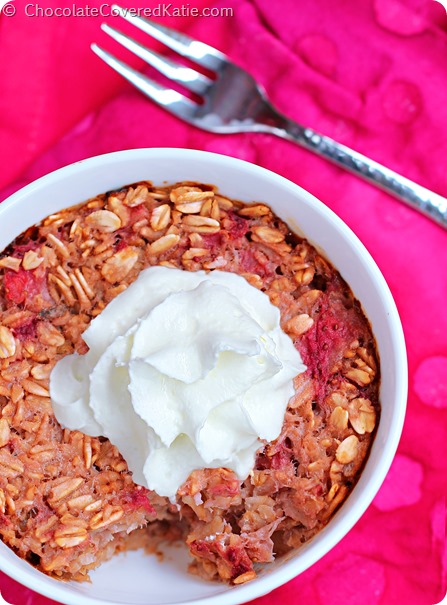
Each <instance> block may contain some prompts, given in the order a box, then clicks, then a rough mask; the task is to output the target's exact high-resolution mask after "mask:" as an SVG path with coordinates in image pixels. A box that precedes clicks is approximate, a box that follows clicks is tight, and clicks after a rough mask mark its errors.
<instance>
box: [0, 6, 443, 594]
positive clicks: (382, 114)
mask: <svg viewBox="0 0 447 605" xmlns="http://www.w3.org/2000/svg"><path fill="white" fill-rule="evenodd" d="M15 1H16V4H17V5H19V4H20V2H21V0H15ZM45 2H47V0H45ZM42 4H43V5H45V6H46V5H49V0H48V2H47V4H45V3H44V0H42ZM59 4H61V5H62V6H66V5H68V4H71V0H70V1H69V0H63V2H62V3H59ZM139 4H140V5H141V6H154V5H155V4H156V2H155V1H153V2H152V1H150V0H144V1H143V0H142V1H141V2H140V3H139ZM177 4H180V2H177ZM208 4H210V5H211V4H212V6H220V7H226V6H230V5H231V6H232V7H233V10H234V15H233V16H232V17H226V18H225V17H216V18H204V17H201V18H197V19H176V18H171V19H169V18H168V19H167V22H168V23H169V24H171V25H172V26H174V27H176V28H178V29H181V30H183V31H185V32H187V33H190V34H191V35H192V36H194V37H196V38H198V39H201V40H203V41H205V42H208V43H210V44H212V45H214V46H216V47H217V48H219V49H221V50H222V51H224V52H226V53H228V54H229V55H230V56H231V57H232V58H233V59H234V60H235V61H236V62H237V63H239V64H240V65H242V66H243V67H246V68H247V69H249V70H250V71H251V73H252V74H253V75H254V76H255V77H256V78H257V79H258V80H259V82H261V83H262V85H263V86H264V87H265V88H266V90H267V91H268V94H269V96H270V97H271V99H272V100H273V101H274V103H275V104H276V105H277V106H278V109H280V110H281V111H282V112H284V113H286V114H287V115H289V116H290V117H291V118H294V119H296V120H298V121H300V122H302V123H303V124H305V125H307V126H309V127H312V128H315V129H316V130H317V131H320V132H322V133H324V134H326V135H328V136H332V137H334V138H336V139H337V140H339V141H340V142H342V143H345V144H347V145H349V146H351V147H353V148H355V149H357V150H358V151H360V152H363V153H365V154H367V155H369V156H370V157H372V158H374V159H376V160H377V161H379V162H382V163H384V164H385V165H388V166H390V167H391V168H394V169H395V170H397V171H399V172H401V173H402V174H404V175H406V176H408V177H409V178H413V179H414V180H416V181H418V182H420V183H421V184H422V185H425V186H427V187H429V188H431V189H433V190H435V191H437V192H439V193H440V194H442V195H444V196H446V197H447V170H446V159H445V158H446V157H447V142H446V141H447V78H446V74H447V15H446V12H445V11H443V9H442V7H441V6H440V5H437V3H435V2H433V0H386V1H385V0H360V1H359V2H352V1H351V0H312V1H311V0H303V1H302V2H296V1H295V0H283V2H281V4H280V6H279V4H275V3H273V2H271V0H235V1H232V2H228V0H219V1H215V2H212V3H210V2H208V3H206V2H205V0H203V2H196V3H195V4H194V6H202V5H208ZM100 21H101V19H95V18H90V19H76V18H74V19H69V20H66V21H64V20H51V19H47V20H45V19H40V20H38V19H36V20H34V21H33V20H32V19H28V20H27V19H26V18H25V17H24V16H23V12H22V13H21V14H20V15H19V13H18V15H17V18H10V19H8V18H6V17H5V16H0V52H1V53H2V57H5V56H7V58H8V60H7V61H5V60H2V61H0V77H1V81H2V93H1V95H0V133H1V136H0V166H1V170H0V178H1V183H0V186H2V187H3V189H2V191H0V200H1V199H4V198H5V197H7V196H8V195H9V194H10V193H12V192H13V191H15V190H17V189H18V188H20V187H21V186H23V185H24V184H26V183H28V182H30V181H32V180H33V179H35V178H38V177H39V176H42V175H44V174H46V173H48V172H50V171H52V170H54V169H56V168H59V167H61V166H64V165H66V164H69V163H71V162H74V161H76V160H79V159H82V158H86V157H89V156H92V155H97V154H100V153H106V152H110V151H116V150H120V149H126V148H137V147H158V146H160V147H163V146H172V147H187V148H197V149H205V150H208V151H214V152H218V153H223V154H227V155H231V156H235V157H240V158H242V159H245V160H248V161H251V162H254V163H256V164H259V165H261V166H264V167H266V168H269V169H271V170H274V171H275V172H277V173H279V174H281V175H283V176H285V177H287V178H289V179H291V180H292V181H294V182H295V183H298V184H299V185H301V186H303V187H304V188H306V189H308V190H309V191H310V192H312V193H313V194H315V195H316V196H317V197H318V198H320V199H321V200H322V201H323V202H324V203H325V204H327V205H328V206H329V207H330V208H332V209H333V210H334V211H335V212H336V213H337V214H338V215H339V216H340V217H341V218H342V219H343V220H344V221H345V222H346V223H347V224H348V225H349V226H350V227H351V228H352V229H353V230H354V232H355V233H356V234H357V235H358V237H359V238H360V239H361V241H362V242H363V243H364V244H365V246H366V247H367V248H368V250H369V251H370V253H371V254H372V256H373V257H374V259H375V260H376V262H377V264H378V265H379V268H380V269H381V270H382V272H383V274H384V276H385V278H386V280H387V282H388V284H389V286H390V289H391V291H392V294H393V296H394V298H395V301H396V304H397V307H398V310H399V313H400V316H401V319H402V323H403V327H404V332H405V337H406V342H407V349H408V359H409V398H408V412H407V417H406V421H405V426H404V431H403V436H402V439H401V443H400V445H399V449H398V453H397V456H396V458H395V460H394V462H393V465H392V467H391V470H390V472H389V474H388V476H387V478H386V480H385V482H384V484H383V486H382V488H381V490H380V491H379V493H378V495H377V497H376V498H375V500H374V502H373V504H372V505H371V506H370V507H369V509H368V510H367V511H366V513H365V515H364V516H363V517H362V518H361V519H360V520H359V522H358V523H357V524H356V525H355V527H354V528H353V529H352V531H351V532H349V534H348V535H347V536H346V537H345V538H344V539H343V540H342V541H341V542H340V543H339V544H338V545H337V546H336V547H335V548H334V549H333V550H332V551H331V552H330V553H328V554H327V555H326V556H325V557H324V558H323V559H322V560H320V561H319V562H318V563H316V564H315V565H313V566H312V567H311V568H310V569H308V570H307V571H305V572H304V573H303V574H301V575H300V576H299V577H297V578H295V579H293V580H292V581H291V582H289V583H287V584H286V585H284V586H282V587H280V588H278V589H277V590H275V591H273V592H272V593H271V594H269V595H266V596H264V597H261V598H259V599H257V600H256V601H254V602H253V603H255V604H256V605H275V604H276V603H284V604H286V605H289V604H290V605H292V604H293V605H301V604H302V605H304V604H307V603H312V604H313V605H340V604H343V605H351V604H352V605H354V604H357V603H360V602H361V603H364V604H365V605H395V604H401V603H405V605H434V604H435V603H438V602H439V601H440V600H441V599H442V598H443V597H444V595H445V592H446V572H447V555H446V552H447V551H446V542H445V513H446V508H445V476H446V455H445V443H446V427H447V409H446V408H447V404H446V401H447V336H446V335H447V313H446V311H445V308H446V300H447V272H446V264H447V232H446V231H445V230H443V229H441V228H440V227H438V226H437V225H435V224H434V223H432V222H430V221H429V220H428V219H426V218H424V217H423V216H421V215H420V214H418V213H416V212H414V211H413V210H411V209H410V208H408V207H406V206H405V205H403V204H402V203H400V202H398V201H397V200H394V199H392V198H390V197H389V196H387V195H386V194H384V193H382V192H380V191H379V190H377V189H374V188H372V187H370V186H369V185H368V184H366V183H363V182H361V181H360V180H358V179H356V178H354V177H353V176H351V175H349V174H347V173H345V172H343V171H341V170H339V169H338V168H336V167H335V166H333V165H330V164H329V163H327V162H325V161H323V160H321V159H320V158H318V157H316V156H314V155H312V154H310V153H308V152H306V151H305V150H303V149H301V148H299V147H297V146H294V145H292V144H291V143H288V142H286V141H283V140H280V139H275V138H273V137H271V136H269V135H254V134H239V135H234V136H218V135H215V134H212V133H206V132H203V131H200V130H196V129H194V128H193V127H191V126H188V125H186V124H184V123H182V122H180V121H179V120H177V119H176V118H174V117H173V116H171V115H169V114H168V113H166V112H164V111H163V110H161V109H159V108H158V107H156V106H155V105H154V104H152V103H150V102H149V101H148V100H146V99H145V98H144V97H143V96H142V95H140V94H139V93H138V92H137V91H136V90H134V89H133V88H132V87H130V86H129V85H127V84H126V83H124V82H123V81H121V80H120V78H119V77H118V76H116V75H115V74H113V72H112V71H111V70H109V69H108V68H107V67H106V66H104V65H103V64H102V63H101V62H100V61H99V60H97V59H96V58H95V57H93V56H92V54H91V51H90V50H89V44H90V43H91V42H92V41H93V40H97V41H99V42H101V43H102V44H104V46H106V47H107V48H109V49H110V50H112V48H113V50H114V51H115V50H116V47H113V46H111V43H110V42H109V41H108V40H106V38H104V37H103V34H101V36H100V35H99V33H98V30H99V23H100ZM114 24H115V25H116V26H118V24H117V23H116V22H114ZM126 31H129V32H131V31H132V30H129V29H127V30H126ZM140 39H141V38H140ZM143 39H144V37H143ZM148 44H150V43H149V42H148ZM154 47H155V45H154ZM117 52H118V51H117ZM118 54H119V53H118ZM120 56H122V57H123V58H125V59H126V60H128V61H129V60H132V59H131V57H130V56H129V55H128V54H126V53H124V54H122V55H120ZM136 64H137V65H138V62H136ZM147 73H150V70H148V72H147ZM1 228H2V226H1V225H0V229H1ZM383 371H386V368H384V370H383ZM384 405H386V402H384ZM0 591H1V592H2V594H3V597H4V598H5V599H6V600H7V601H9V602H10V603H13V605H54V604H52V603H51V601H49V600H48V599H45V598H44V597H41V596H39V595H36V594H35V593H32V591H30V590H29V589H27V588H24V587H22V586H20V585H19V584H17V583H16V582H14V581H13V580H11V579H9V578H8V577H6V576H5V575H3V574H0Z"/></svg>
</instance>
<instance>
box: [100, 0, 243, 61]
mask: <svg viewBox="0 0 447 605" xmlns="http://www.w3.org/2000/svg"><path fill="white" fill-rule="evenodd" d="M112 10H113V11H114V13H118V14H119V15H120V16H121V17H123V19H125V20H126V21H128V22H129V23H132V24H133V25H135V26H136V27H138V28H139V29H141V30H142V31H144V32H145V33H146V34H149V36H152V37H153V38H155V39H156V40H158V41H159V42H162V44H164V45H165V46H168V47H169V48H172V50H174V51H175V52H177V53H179V54H180V55H182V56H183V57H188V59H192V60H193V61H195V62H196V63H198V64H199V65H202V66H203V67H207V68H208V69H211V70H214V71H218V70H219V69H221V68H222V67H223V66H224V65H228V64H229V63H231V62H230V61H229V60H228V59H227V58H226V56H225V55H224V54H223V53H221V52H220V51H219V50H216V49H215V48H213V47H212V46H209V45H208V44H205V43H204V42H199V41H198V40H194V38H190V37H189V36H187V35H186V34H181V33H180V32H178V31H176V30H175V29H171V28H170V27H166V26H165V25H160V24H159V23H157V22H156V21H153V20H152V19H147V18H143V17H138V16H137V15H132V14H131V13H130V12H129V10H128V9H127V10H126V9H125V8H122V7H121V6H118V5H117V4H113V5H112Z"/></svg>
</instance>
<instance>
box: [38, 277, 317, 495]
mask: <svg viewBox="0 0 447 605" xmlns="http://www.w3.org/2000/svg"><path fill="white" fill-rule="evenodd" d="M279 321H280V314H279V310H278V309H277V308H276V307H275V306H273V305H272V304H271V303H270V300H269V298H268V296H267V295H266V294H264V293H263V292H261V291H259V290H257V289H256V288H254V287H253V286H251V285H250V284H249V283H248V282H247V281H246V280H245V279H244V278H243V277H240V276H239V275H236V274H233V273H227V272H221V271H213V272H210V273H206V272H205V271H197V272H188V271H182V270H179V269H171V268H167V267H151V268H148V269H145V270H144V271H142V272H141V273H140V275H139V277H138V278H137V280H136V281H135V282H134V283H133V284H131V285H130V286H129V287H128V288H127V289H126V290H125V291H124V292H122V293H121V294H119V295H118V296H117V297H116V298H115V299H114V300H112V302H110V303H109V304H108V306H107V307H106V308H105V309H104V311H102V313H101V314H100V315H98V316H97V317H96V318H95V319H93V321H92V322H91V324H90V325H89V327H88V328H87V329H86V330H85V332H84V333H83V336H82V337H83V339H84V341H85V342H86V344H87V345H88V347H89V351H88V353H86V354H85V355H78V354H73V355H69V356H66V357H64V358H63V359H61V360H60V361H59V362H58V363H57V364H56V366H55V367H54V369H53V371H52V373H51V377H50V395H51V399H52V404H53V409H54V413H55V415H56V418H57V420H58V421H59V422H60V423H61V424H62V425H63V426H64V427H66V428H69V429H72V430H74V429H77V430H80V431H82V432H84V433H87V434H88V435H91V436H99V435H102V436H105V437H108V439H110V441H111V442H112V443H113V444H114V445H116V446H117V447H118V449H119V451H120V452H121V454H122V456H123V457H124V459H125V460H126V462H127V464H128V467H129V469H130V470H131V471H132V473H133V479H134V481H135V482H136V483H138V484H140V485H144V486H145V487H148V488H149V489H151V490H154V491H155V492H157V493H158V494H159V495H161V496H168V497H169V498H171V499H172V500H173V499H174V498H175V494H176V492H177V489H178V488H179V487H180V486H181V485H182V483H183V482H184V481H185V480H186V479H187V478H188V476H189V474H190V473H191V472H192V471H193V470H195V469H200V468H219V467H225V468H229V469H232V470H233V471H234V472H235V473H236V474H237V475H238V477H239V478H240V479H245V478H246V477H247V476H248V474H249V473H250V470H251V469H252V468H253V466H254V460H255V452H256V451H257V450H258V449H259V448H260V447H261V446H262V445H263V440H265V441H272V440H274V439H276V437H278V435H279V433H280V431H281V427H282V423H283V420H284V414H285V410H286V407H287V403H288V400H289V399H290V397H291V396H292V395H293V393H294V388H293V378H294V377H295V376H296V375H297V374H298V373H300V372H303V371H304V370H305V369H306V368H305V366H304V365H303V363H302V360H301V357H300V355H299V353H298V351H297V350H296V348H295V347H294V345H293V342H292V340H291V339H290V337H289V336H287V335H286V334H285V333H284V332H283V331H282V330H281V328H280V325H279Z"/></svg>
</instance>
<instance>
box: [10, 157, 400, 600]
mask: <svg viewBox="0 0 447 605" xmlns="http://www.w3.org/2000/svg"><path fill="white" fill-rule="evenodd" d="M160 156H166V157H168V156H169V157H170V158H178V159H179V161H181V159H182V158H186V157H188V158H191V159H197V160H198V161H200V160H204V159H205V160H206V158H208V160H209V161H210V162H218V163H219V164H220V165H222V166H226V167H228V168H229V169H231V168H235V169H237V168H239V169H242V170H248V171H250V172H251V173H252V174H253V175H254V176H256V175H259V176H263V177H264V178H269V179H270V180H271V181H272V182H273V183H274V184H276V185H277V186H278V187H281V188H286V189H287V190H288V191H289V192H291V193H292V194H295V195H299V196H301V198H303V199H304V200H305V201H306V202H307V203H311V204H312V205H313V206H314V207H315V208H316V209H317V210H318V211H320V212H322V213H324V215H325V216H326V218H327V220H329V221H330V222H331V223H332V225H333V226H335V228H336V229H337V230H338V231H339V232H340V234H341V236H342V238H344V239H347V240H348V242H349V243H350V244H351V245H352V246H353V247H355V249H356V250H357V252H358V254H360V255H362V256H363V257H364V259H365V260H366V262H367V264H368V267H369V279H370V280H371V281H372V282H373V285H374V288H375V289H376V290H377V291H378V292H379V293H380V298H381V300H382V301H383V303H384V305H385V306H386V308H387V311H388V317H389V321H388V323H389V328H390V334H391V336H392V341H393V344H394V349H393V357H394V358H395V359H396V361H397V363H396V372H397V376H396V394H395V402H394V408H393V416H392V421H391V426H390V431H389V435H388V439H387V441H386V443H385V444H384V447H383V449H382V452H381V456H380V464H379V465H377V467H376V468H375V469H374V470H373V472H372V475H371V477H370V479H369V481H368V483H367V485H366V486H365V488H366V489H363V491H362V492H361V493H360V494H359V495H358V497H357V501H356V503H355V505H354V509H353V510H352V511H350V515H349V518H348V517H347V516H345V517H342V518H339V520H338V523H337V525H336V526H335V527H331V524H329V525H328V526H326V528H324V529H323V530H321V531H320V532H319V533H318V534H317V535H318V536H321V535H322V534H325V535H324V538H325V542H324V549H323V550H324V552H323V553H320V552H319V551H318V549H314V552H313V553H312V555H311V556H309V555H308V560H307V563H306V565H305V566H301V567H300V569H298V570H297V567H298V565H297V561H296V560H290V561H285V562H284V563H282V564H281V566H280V567H279V568H278V569H275V570H274V571H273V572H272V573H271V574H266V575H265V576H261V577H258V578H257V579H256V580H255V581H254V582H249V583H247V584H243V585H239V586H237V587H234V588H233V589H232V590H228V591H226V592H223V593H219V594H216V595H213V596H210V597H209V596H208V597H203V598H198V599H196V598H194V599H192V600H189V601H183V603H185V604H186V603H189V604H190V605H194V604H196V605H239V604H241V603H244V602H246V601H248V600H251V599H254V598H257V597H260V596H262V595H264V594H267V593H268V592H270V591H271V590H274V589H275V588H277V587H279V586H281V585H282V584H284V583H286V582H288V581H290V580H291V579H293V578H294V577H296V576H297V575H298V574H300V573H302V572H304V571H305V570H306V569H308V568H309V567H310V566H312V565H313V564H314V563H316V562H317V561H318V560H319V559H320V558H321V557H322V556H324V554H326V553H328V552H329V551H330V550H331V549H332V548H333V547H334V546H335V545H336V544H337V543H338V542H339V541H340V540H341V539H342V538H343V537H344V536H345V535H346V534H347V533H348V532H349V531H350V529H352V527H354V525H355V524H356V523H357V521H358V520H359V519H360V517H361V516H362V515H363V514H364V512H365V511H366V509H367V508H368V506H369V505H370V503H371V501H372V499H373V498H374V496H375V495H376V493H377V492H378V490H379V488H380V486H381V485H382V483H383V481H384V479H385V477H386V474H387V473H388V471H389V468H390V466H391V463H392V461H393V459H394V455H395V453H396V450H397V447H398V444H399V441H400V437H401V433H402V429H403V423H404V419H405V412H406V403H407V392H408V363H407V355H406V347H405V339H404V332H403V328H402V324H401V320H400V317H399V314H398V311H397V307H396V304H395V302H394V299H393V296H392V294H391V291H390V289H389V286H388V284H387V282H386V280H385V278H384V276H383V275H382V273H381V271H380V270H379V268H378V266H377V264H376V262H375V261H374V259H373V258H372V256H371V254H370V253H369V252H368V250H367V249H366V247H365V246H364V245H363V244H362V242H361V241H360V240H359V238H358V237H357V236H356V235H355V234H354V232H353V231H352V230H351V229H350V228H349V227H348V226H347V225H346V223H344V221H342V219H341V218H340V217H338V216H337V215H336V214H335V213H334V212H333V211H332V210H331V209H330V208H328V207H327V206H326V205H325V204H323V202H321V201H320V200H318V199H317V198H316V197H315V196H314V195H312V194H311V193H309V192H308V191H307V190H305V189H303V188H302V187H300V186H299V185H297V184H296V183H294V182H292V181H290V180H289V179H287V178H285V177H283V176H281V175H279V174H277V173H275V172H273V171H271V170H269V169H267V168H263V167H261V166H257V165H255V164H252V163H251V162H247V161H245V160H241V159H238V158H234V157H231V156H227V155H221V154H218V153H212V152H208V151H200V150H195V149H183V148H176V147H152V148H138V149H130V150H123V151H116V152H112V153H106V154H101V155H96V156H93V157H90V158H86V159H83V160H80V161H77V162H74V163H72V164H69V165H67V166H64V167H62V168H59V169H57V170H55V171H52V172H50V173H48V174H46V175H44V176H42V177H40V178H38V179H36V180H34V181H33V182H31V183H29V184H28V185H26V186H24V187H22V188H21V189H19V190H18V191H16V192H15V193H13V194H12V195H10V196H9V197H8V198H7V199H5V200H4V201H3V202H1V203H0V221H1V217H2V215H3V214H4V213H5V212H6V211H11V210H13V209H16V208H17V210H18V209H19V207H20V204H21V203H22V201H23V200H25V199H27V198H29V197H30V196H32V195H33V194H35V193H36V192H38V191H40V190H42V189H45V188H46V187H47V186H48V185H54V184H57V183H59V182H61V181H63V180H65V179H66V178H67V177H69V176H73V175H75V174H76V173H78V172H79V171H81V173H82V170H83V168H84V167H85V169H92V168H94V167H95V166H97V167H100V166H102V165H104V163H106V164H107V165H110V166H112V165H115V164H120V163H121V162H122V161H123V160H128V159H132V158H133V157H134V158H135V159H139V160H141V159H142V158H147V159H150V158H151V157H152V158H154V157H158V158H159V157H160ZM97 193H100V192H97ZM92 195H95V193H93V192H92ZM81 202H82V200H81ZM316 244H317V247H318V242H316ZM332 526H333V524H332ZM327 527H331V532H330V533H328V532H326V529H327ZM334 530H336V531H334ZM31 569H34V568H32V567H31V566H30V573H27V572H26V571H25V572H24V571H23V570H22V569H19V568H18V567H17V566H16V565H15V564H14V563H10V562H5V561H4V560H3V557H2V556H1V554H0V570H2V571H3V572H4V573H5V574H7V575H8V576H10V577H11V578H13V579H14V580H16V581H17V582H19V583H22V584H23V585H25V586H26V587H28V588H30V589H31V590H34V591H36V592H38V593H40V594H41V595H43V596H46V597H48V598H50V599H56V600H60V601H61V603H65V604H66V605H81V604H82V605H112V602H111V601H107V600H103V599H98V598H96V597H89V596H86V595H83V594H80V593H74V592H71V593H70V589H68V590H67V585H64V584H63V583H61V582H59V581H57V580H55V585H54V587H51V588H50V587H49V586H48V585H46V584H45V583H44V579H43V578H42V581H41V579H40V578H39V577H38V576H34V575H32V574H31ZM45 578H47V576H45ZM122 605H124V604H122ZM177 605H180V603H178V604H177Z"/></svg>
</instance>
